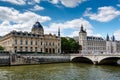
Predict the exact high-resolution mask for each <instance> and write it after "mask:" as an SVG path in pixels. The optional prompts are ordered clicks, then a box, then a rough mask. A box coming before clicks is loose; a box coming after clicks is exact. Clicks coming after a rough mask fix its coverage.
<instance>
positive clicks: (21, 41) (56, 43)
mask: <svg viewBox="0 0 120 80" xmlns="http://www.w3.org/2000/svg"><path fill="white" fill-rule="evenodd" d="M0 45H1V46H3V47H4V48H5V50H6V51H9V52H11V53H16V52H40V53H61V39H60V29H58V35H57V36H56V35H52V34H44V29H43V27H42V25H41V24H40V22H38V21H37V22H36V23H35V24H34V25H33V27H32V29H31V32H22V31H19V32H18V31H11V32H10V33H8V34H6V35H5V36H2V37H1V38H0Z"/></svg>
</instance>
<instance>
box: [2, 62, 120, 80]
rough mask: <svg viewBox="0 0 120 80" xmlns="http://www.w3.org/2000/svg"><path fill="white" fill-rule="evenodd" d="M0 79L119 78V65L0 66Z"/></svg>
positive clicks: (69, 79) (103, 79)
mask: <svg viewBox="0 0 120 80" xmlns="http://www.w3.org/2000/svg"><path fill="white" fill-rule="evenodd" d="M0 80H120V66H107V65H106V66H105V65H104V66H99V65H92V64H81V63H58V64H40V65H26V66H11V67H8V66H5V67H0Z"/></svg>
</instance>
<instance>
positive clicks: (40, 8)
mask: <svg viewBox="0 0 120 80" xmlns="http://www.w3.org/2000/svg"><path fill="white" fill-rule="evenodd" d="M30 10H33V11H38V10H44V8H43V7H41V6H39V5H35V6H34V7H33V8H32V9H30Z"/></svg>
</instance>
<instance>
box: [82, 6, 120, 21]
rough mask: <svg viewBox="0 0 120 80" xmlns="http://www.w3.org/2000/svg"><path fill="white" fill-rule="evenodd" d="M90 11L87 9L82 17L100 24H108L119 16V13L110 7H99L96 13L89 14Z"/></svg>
mask: <svg viewBox="0 0 120 80" xmlns="http://www.w3.org/2000/svg"><path fill="white" fill-rule="evenodd" d="M90 10H91V9H87V10H86V12H85V14H84V16H88V17H89V18H90V19H91V20H96V21H100V22H108V21H111V20H112V19H114V18H116V17H117V16H119V15H120V11H118V10H116V9H115V8H114V7H111V6H104V7H99V8H98V12H97V13H91V12H90Z"/></svg>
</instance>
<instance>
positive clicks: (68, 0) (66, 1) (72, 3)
mask: <svg viewBox="0 0 120 80" xmlns="http://www.w3.org/2000/svg"><path fill="white" fill-rule="evenodd" d="M84 1H86V0H48V2H50V3H52V4H59V3H61V4H62V5H64V6H65V7H69V8H74V7H76V6H78V5H79V4H81V3H82V2H84Z"/></svg>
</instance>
